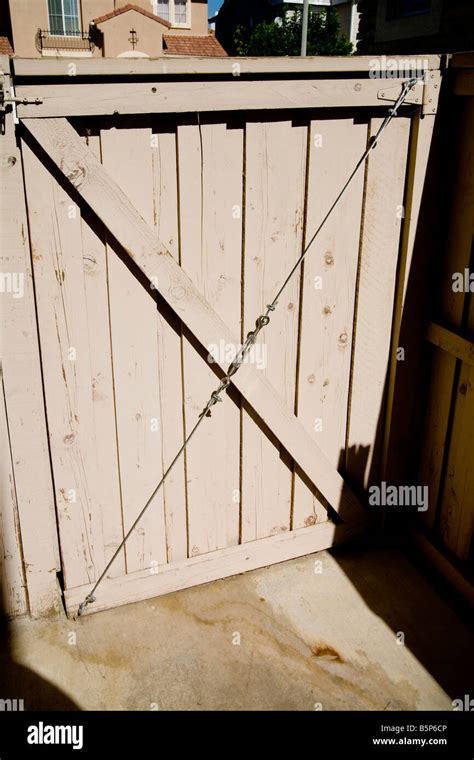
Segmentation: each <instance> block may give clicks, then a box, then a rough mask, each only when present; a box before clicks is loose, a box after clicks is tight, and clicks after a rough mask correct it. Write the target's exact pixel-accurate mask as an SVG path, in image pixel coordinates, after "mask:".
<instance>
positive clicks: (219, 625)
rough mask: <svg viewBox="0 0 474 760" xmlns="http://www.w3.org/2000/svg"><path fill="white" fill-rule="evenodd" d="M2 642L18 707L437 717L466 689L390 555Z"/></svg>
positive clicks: (450, 635) (437, 626) (455, 631)
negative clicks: (428, 713)
mask: <svg viewBox="0 0 474 760" xmlns="http://www.w3.org/2000/svg"><path fill="white" fill-rule="evenodd" d="M9 639H10V640H9V647H8V648H6V649H4V651H3V653H2V655H1V665H0V667H1V671H2V673H1V675H2V683H3V687H2V693H4V694H5V696H10V697H13V698H15V697H16V698H23V699H24V702H25V709H40V708H43V709H46V708H51V709H75V708H78V709H83V710H97V709H104V710H114V709H115V710H150V709H161V710H176V709H183V710H203V709H208V710H243V709H248V710H263V709H265V710H280V709H284V710H315V709H322V710H343V709H348V710H372V709H381V710H412V709H414V710H420V709H428V710H450V709H452V705H451V702H452V699H454V698H459V697H462V696H463V695H464V694H465V693H468V692H469V684H471V686H472V682H473V681H472V666H469V663H471V661H472V658H471V652H472V647H473V636H472V634H471V633H470V632H469V631H468V629H467V628H466V627H465V626H464V624H463V623H462V622H461V621H460V620H459V618H458V617H457V616H456V614H455V613H454V612H453V611H452V610H451V609H450V607H449V606H448V605H447V604H446V603H445V602H444V601H443V600H442V599H441V598H440V597H439V596H438V595H437V593H436V592H435V591H434V590H433V589H432V588H431V586H430V585H429V583H428V582H427V581H426V580H425V579H424V578H423V577H422V576H421V575H420V574H419V573H418V572H417V570H416V569H415V568H414V567H413V566H412V565H411V563H410V562H409V561H408V560H407V559H406V557H404V555H403V554H401V553H400V552H399V551H398V550H394V549H390V550H375V551H374V550H372V551H364V552H361V551H355V550H350V551H349V550H345V551H344V552H343V553H337V554H336V555H335V556H332V555H330V554H329V553H327V552H322V553H320V554H317V555H311V556H308V557H303V558H301V559H297V560H293V561H291V562H286V563H282V564H280V565H276V566H273V567H271V568H265V569H262V570H257V571H255V572H252V573H248V574H245V575H241V576H236V577H234V578H230V579H226V580H222V581H218V582H216V583H212V584H208V585H206V586H200V587H196V588H193V589H188V590H185V591H181V592H178V593H175V594H171V595H169V596H166V597H160V598H157V599H153V600H149V601H146V602H140V603H138V604H134V605H129V606H128V607H122V608H119V609H115V610H110V611H107V612H102V613H98V614H97V615H91V616H89V617H86V618H82V619H79V620H78V621H75V622H73V621H70V620H67V619H66V618H65V617H60V618H56V619H51V620H42V621H30V620H27V619H21V620H16V621H14V623H13V624H12V625H11V627H10V635H9ZM12 660H13V662H12ZM469 668H471V669H470V670H469ZM471 690H472V689H471ZM0 696H2V695H1V694H0Z"/></svg>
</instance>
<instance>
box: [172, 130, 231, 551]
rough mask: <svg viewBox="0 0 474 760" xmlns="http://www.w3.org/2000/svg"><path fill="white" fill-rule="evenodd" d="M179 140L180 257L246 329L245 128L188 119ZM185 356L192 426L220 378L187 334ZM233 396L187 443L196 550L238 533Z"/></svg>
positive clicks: (225, 315)
mask: <svg viewBox="0 0 474 760" xmlns="http://www.w3.org/2000/svg"><path fill="white" fill-rule="evenodd" d="M178 146H179V188H180V190H179V192H180V229H181V265H182V267H183V269H184V270H185V272H186V273H187V274H188V275H189V277H191V279H192V280H193V282H194V284H195V285H196V286H197V287H198V288H199V289H200V290H201V292H202V293H203V295H204V296H205V298H206V299H207V300H208V301H209V303H210V304H211V306H212V307H213V308H214V309H215V310H216V312H217V313H218V314H219V316H220V317H221V318H222V319H223V320H224V321H225V322H226V324H227V325H228V326H229V327H230V328H231V329H232V330H234V332H235V333H236V334H240V319H241V299H240V282H241V245H242V243H241V239H242V238H241V236H242V218H241V217H242V213H241V209H242V171H243V129H242V128H229V127H228V125H227V124H225V123H206V124H202V125H195V124H182V125H180V126H179V128H178ZM208 348H209V349H210V348H211V347H210V346H209V347H208ZM217 348H218V350H220V351H222V350H226V347H225V346H219V347H217ZM232 348H234V350H235V351H236V350H237V349H238V347H230V349H232ZM183 362H184V364H183V368H184V385H185V419H186V430H187V431H189V429H190V428H191V427H192V426H193V425H194V423H195V422H196V420H197V417H198V414H199V413H200V412H201V411H202V408H203V406H204V405H205V403H206V402H207V400H208V398H209V395H210V393H211V392H212V391H213V390H214V389H215V387H216V385H217V384H218V380H217V379H216V375H215V374H214V372H213V371H212V368H211V367H210V366H209V364H208V363H207V362H206V357H204V358H203V357H202V356H200V355H199V354H198V352H197V351H196V346H195V342H194V341H193V340H190V339H189V336H187V337H186V338H185V340H184V344H183ZM233 398H234V397H233V396H232V397H227V398H226V399H225V401H226V403H225V404H223V405H222V407H220V406H219V407H217V408H216V409H215V411H214V412H213V414H212V417H211V418H210V419H208V420H206V423H205V424H204V425H203V426H202V427H201V429H200V432H199V438H198V437H196V439H194V440H192V441H191V443H190V445H189V447H188V449H187V454H186V471H187V487H188V526H189V554H190V556H195V555H198V554H203V553H206V552H209V551H215V550H216V549H222V548H225V547H226V546H233V545H235V544H237V543H238V541H239V508H240V498H239V494H238V491H239V457H240V411H239V406H238V404H237V403H236V401H234V400H233ZM236 497H237V498H236Z"/></svg>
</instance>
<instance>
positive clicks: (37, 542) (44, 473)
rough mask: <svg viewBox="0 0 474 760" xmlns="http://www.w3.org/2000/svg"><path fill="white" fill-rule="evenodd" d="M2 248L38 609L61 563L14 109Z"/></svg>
mask: <svg viewBox="0 0 474 760" xmlns="http://www.w3.org/2000/svg"><path fill="white" fill-rule="evenodd" d="M4 70H6V71H8V67H7V69H4ZM0 249H1V268H2V272H3V273H4V274H6V275H7V276H8V274H10V275H11V276H12V277H15V278H17V279H16V280H15V281H13V280H12V285H14V284H15V282H16V285H17V286H20V289H19V290H17V293H15V292H12V291H10V292H8V291H6V292H3V293H2V294H1V295H0V306H1V344H2V345H1V356H2V366H3V383H4V387H5V395H6V398H7V401H8V409H7V411H8V425H9V438H10V446H11V454H12V462H13V474H14V477H15V483H16V498H17V506H18V514H19V520H20V526H21V531H22V547H23V559H24V562H25V568H26V571H25V575H26V584H27V589H28V598H29V611H30V614H31V615H32V616H34V617H36V616H40V615H45V614H49V613H50V612H51V611H55V610H57V609H58V606H59V594H58V586H57V580H56V570H57V569H59V566H60V563H59V549H58V541H57V532H56V514H55V503H54V492H53V485H52V479H51V463H50V458H49V450H48V437H47V432H46V422H45V411H44V401H43V387H42V378H41V368H40V358H39V346H38V331H37V325H36V314H35V300H34V290H33V281H32V271H31V258H30V242H29V237H28V221H27V215H26V208H25V195H24V187H23V168H22V156H21V152H20V149H19V146H18V144H17V138H16V134H15V125H14V122H13V114H11V113H7V114H6V117H5V134H4V135H2V136H1V139H0ZM12 554H13V550H12Z"/></svg>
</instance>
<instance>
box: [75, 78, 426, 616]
mask: <svg viewBox="0 0 474 760" xmlns="http://www.w3.org/2000/svg"><path fill="white" fill-rule="evenodd" d="M417 81H418V79H417V78H413V79H409V80H407V81H406V82H404V83H403V86H402V90H401V92H400V95H399V96H398V98H397V100H396V101H395V103H394V105H393V106H392V107H391V108H390V109H389V112H388V114H387V116H386V117H385V119H384V120H383V122H382V124H381V125H380V127H379V129H378V130H377V132H376V134H375V135H374V136H373V137H371V139H370V140H369V142H368V145H367V148H366V150H365V151H364V153H363V154H362V156H361V157H360V159H359V161H358V162H357V164H356V165H355V167H354V169H353V171H352V172H351V174H350V175H349V178H348V179H347V181H346V183H345V184H344V186H343V187H342V189H341V191H340V192H339V194H338V195H337V197H336V199H335V201H334V202H333V203H332V204H331V206H330V207H329V210H328V211H327V213H326V215H325V216H324V218H323V220H322V222H321V223H320V224H319V226H318V227H317V229H316V231H315V232H314V234H313V235H312V237H311V239H310V241H309V243H307V245H306V246H305V248H304V250H303V253H302V254H301V256H300V257H299V259H298V260H297V262H296V264H295V265H294V266H293V268H292V269H291V271H290V272H289V274H288V276H287V277H286V279H285V281H284V282H283V284H282V285H281V287H280V288H279V290H278V292H277V294H276V296H275V297H274V299H273V301H271V303H270V304H268V305H267V307H266V310H265V312H264V313H263V314H261V315H260V316H259V317H258V318H257V320H256V322H255V329H254V330H252V331H251V332H249V333H248V334H247V337H246V339H245V342H244V344H243V345H242V346H241V348H240V350H239V351H238V353H237V355H236V356H235V358H234V360H233V361H232V362H231V364H230V365H229V368H228V370H227V373H226V374H225V375H224V377H223V378H222V380H221V381H220V383H219V386H218V388H217V389H216V390H215V391H213V392H212V393H211V396H210V398H209V400H208V402H207V404H206V406H205V407H204V409H203V410H202V412H201V413H200V415H199V417H198V420H197V422H196V424H195V425H194V427H193V428H192V430H191V432H190V433H189V434H188V435H187V436H186V438H185V440H184V443H183V445H182V446H181V448H180V449H179V451H178V452H177V454H176V456H175V457H174V459H173V461H172V462H171V464H170V465H169V467H168V469H167V470H166V472H165V473H164V474H163V477H162V478H161V480H160V482H159V483H158V485H157V486H156V488H155V489H154V491H153V493H152V494H151V496H150V497H149V499H148V501H147V502H146V504H145V506H144V507H143V509H142V510H141V512H140V513H139V515H138V516H137V518H136V520H135V521H134V522H133V524H132V526H131V528H130V529H129V530H128V532H127V534H126V535H125V536H124V538H123V539H122V541H121V543H120V544H119V546H118V547H117V549H116V551H115V552H114V554H113V556H112V557H111V559H110V560H109V562H108V563H107V565H106V567H105V569H104V570H103V572H102V573H101V575H100V576H99V578H98V579H97V581H96V582H95V584H94V586H93V588H92V590H91V591H90V592H89V594H87V596H86V597H85V599H84V601H83V602H82V603H81V604H80V605H79V608H78V610H77V615H78V617H80V616H81V615H82V614H83V612H84V611H85V609H86V608H87V606H88V605H89V604H92V603H93V602H95V601H96V597H95V596H94V594H95V592H96V591H97V588H98V587H99V585H100V583H101V582H102V581H103V579H104V578H105V576H106V574H107V572H108V571H109V570H110V568H111V566H112V564H113V563H114V561H115V560H116V558H117V557H118V555H119V554H120V552H121V551H122V549H123V547H124V546H125V544H126V542H127V541H128V539H129V538H130V536H131V534H132V533H133V531H134V530H135V528H136V526H137V525H138V523H139V522H140V520H141V519H142V517H143V515H144V514H145V512H146V511H147V509H148V507H149V506H150V504H151V502H152V501H153V498H154V497H155V496H156V494H157V493H158V491H159V490H160V488H161V487H162V485H163V483H164V482H165V480H166V478H167V477H168V475H169V474H170V472H171V470H172V469H173V467H174V465H175V464H176V462H177V461H178V459H179V458H180V456H181V454H182V453H183V452H184V451H185V449H186V447H187V445H188V443H189V442H190V440H191V438H192V437H193V436H194V433H195V432H196V430H197V429H198V427H199V426H200V425H201V423H202V421H203V420H204V419H205V418H206V417H210V416H211V409H212V407H213V406H215V404H217V403H218V402H220V401H222V398H221V397H220V395H221V393H223V391H225V390H226V389H227V388H228V387H229V385H230V383H231V377H232V376H233V375H235V373H236V372H237V371H238V370H239V368H240V366H241V364H242V363H243V361H244V358H245V356H246V355H247V353H248V352H249V351H250V349H251V347H252V346H253V344H254V343H255V341H256V339H257V336H258V334H259V332H260V331H261V330H262V329H263V328H264V327H265V326H266V325H268V323H269V322H270V313H271V312H272V311H274V310H275V309H276V307H277V304H278V299H279V298H280V296H281V294H282V293H283V291H284V289H285V288H286V286H287V285H288V283H289V281H290V280H291V278H292V277H293V275H294V274H295V272H296V271H297V270H298V269H299V267H300V266H301V264H302V263H303V261H304V259H305V257H306V254H307V253H308V251H309V249H310V248H311V246H312V245H313V243H314V241H315V240H316V238H317V236H318V235H319V233H320V232H321V230H322V228H323V227H324V225H325V224H326V222H327V220H328V219H329V217H330V216H331V214H332V212H333V211H334V209H335V207H336V206H337V204H338V203H339V201H340V199H341V198H342V196H343V195H344V193H345V191H346V190H347V188H348V187H349V185H350V184H351V182H352V180H353V179H354V177H355V175H356V174H357V172H358V170H359V168H360V167H361V166H362V164H363V163H364V162H365V160H366V158H367V156H368V155H369V153H370V152H371V151H372V150H373V149H374V148H375V147H376V145H377V143H378V141H379V139H380V137H381V135H382V133H383V131H384V130H385V129H386V128H387V127H388V125H389V124H390V122H391V121H392V119H393V118H394V116H396V115H397V111H398V109H399V108H400V106H401V105H402V104H403V102H404V101H405V99H406V97H407V95H408V93H409V92H410V90H412V89H413V87H414V86H415V84H416V83H417Z"/></svg>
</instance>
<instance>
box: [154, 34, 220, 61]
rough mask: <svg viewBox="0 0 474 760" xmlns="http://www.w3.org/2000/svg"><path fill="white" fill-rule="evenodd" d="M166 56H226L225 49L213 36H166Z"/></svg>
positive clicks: (164, 41) (164, 37)
mask: <svg viewBox="0 0 474 760" xmlns="http://www.w3.org/2000/svg"><path fill="white" fill-rule="evenodd" d="M163 43H164V48H165V50H164V52H165V53H166V55H192V56H212V57H217V56H219V57H221V56H226V55H227V53H226V52H225V50H224V48H223V47H222V45H221V44H220V42H218V40H216V38H215V37H214V35H213V34H208V35H206V36H204V35H201V36H200V37H197V36H196V37H195V36H192V35H185V34H164V35H163Z"/></svg>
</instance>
